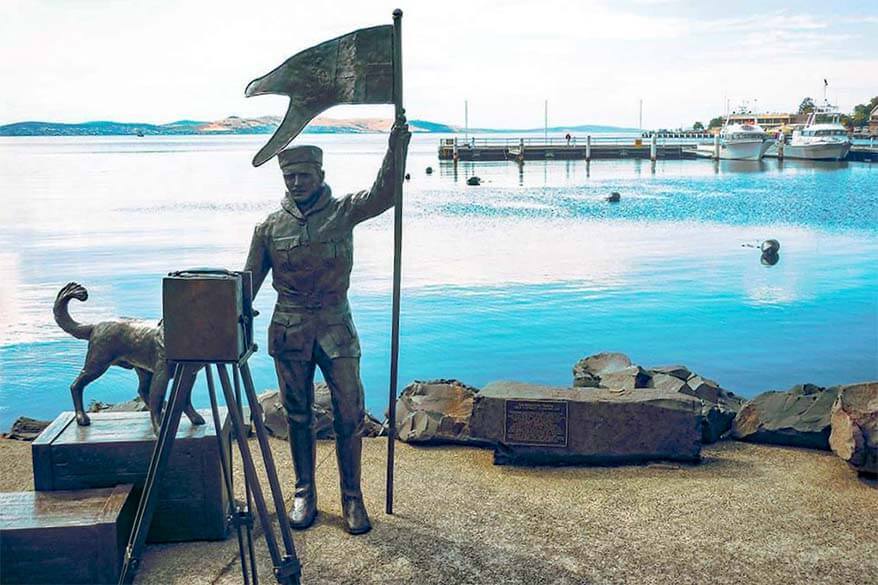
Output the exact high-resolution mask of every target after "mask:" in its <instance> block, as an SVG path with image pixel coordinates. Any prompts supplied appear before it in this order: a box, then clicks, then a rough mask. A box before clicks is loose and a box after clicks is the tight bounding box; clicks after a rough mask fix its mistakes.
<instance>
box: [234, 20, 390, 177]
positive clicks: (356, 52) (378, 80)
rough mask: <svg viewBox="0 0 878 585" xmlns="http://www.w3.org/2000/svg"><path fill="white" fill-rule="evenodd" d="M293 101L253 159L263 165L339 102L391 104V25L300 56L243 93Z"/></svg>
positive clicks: (351, 35)
mask: <svg viewBox="0 0 878 585" xmlns="http://www.w3.org/2000/svg"><path fill="white" fill-rule="evenodd" d="M265 94H279V95H286V96H288V97H289V98H290V105H289V106H288V107H287V113H286V115H285V116H284V119H283V121H282V122H281V123H280V126H279V127H278V129H277V130H275V132H274V134H273V135H272V137H271V139H270V140H269V141H268V143H267V144H266V145H265V146H263V147H262V148H261V149H260V150H259V152H258V153H256V156H255V157H254V158H253V166H257V167H258V166H259V165H261V164H262V163H264V162H265V161H267V160H268V159H270V158H271V157H273V156H274V155H276V154H277V153H278V152H280V151H281V150H283V148H284V147H285V146H286V145H287V144H289V143H290V142H291V141H292V140H293V138H295V137H296V136H297V135H298V134H299V132H301V131H302V129H303V128H304V127H305V125H306V124H308V122H310V121H311V120H312V119H313V118H314V117H315V116H317V115H318V114H319V113H320V112H323V111H324V110H327V109H328V108H331V107H332V106H335V105H338V104H389V103H393V102H394V95H393V26H392V25H382V26H373V27H370V28H363V29H360V30H356V31H354V32H352V33H349V34H346V35H344V36H341V37H338V38H335V39H332V40H331V41H326V42H324V43H320V44H319V45H316V46H314V47H311V48H310V49H305V50H304V51H302V52H300V53H296V54H295V55H293V56H292V57H290V58H289V59H287V60H286V61H284V62H283V64H281V65H280V67H278V68H276V69H275V70H274V71H272V72H271V73H268V74H266V75H263V76H262V77H260V78H258V79H254V80H253V81H251V82H250V83H249V84H248V85H247V89H246V91H245V92H244V95H246V96H247V97H252V96H254V95H265Z"/></svg>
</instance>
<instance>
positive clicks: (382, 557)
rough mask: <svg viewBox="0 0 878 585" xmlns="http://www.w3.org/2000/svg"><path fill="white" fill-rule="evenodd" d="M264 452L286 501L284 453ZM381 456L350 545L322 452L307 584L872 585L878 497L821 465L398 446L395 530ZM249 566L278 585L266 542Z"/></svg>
mask: <svg viewBox="0 0 878 585" xmlns="http://www.w3.org/2000/svg"><path fill="white" fill-rule="evenodd" d="M271 443H272V446H273V450H274V453H275V457H276V459H277V461H278V464H279V467H280V475H281V481H282V484H283V486H284V488H285V489H286V490H287V492H286V496H287V499H288V501H289V498H290V496H291V495H292V490H291V489H290V488H291V486H292V470H291V465H290V463H289V454H288V452H287V449H286V445H285V444H284V443H282V442H280V441H277V440H274V439H272V440H271ZM253 447H254V449H255V447H256V445H255V443H253ZM385 453H386V442H385V440H381V439H369V440H366V445H365V449H364V477H363V484H364V490H365V494H366V503H367V506H368V508H369V510H370V513H371V517H372V521H373V525H374V529H373V530H372V532H370V533H369V534H367V535H364V536H358V537H352V536H349V535H348V534H347V533H345V532H344V531H343V529H342V520H341V518H340V504H339V497H338V487H337V471H336V469H335V456H334V451H333V444H332V443H330V442H321V443H320V444H319V447H318V461H319V462H320V465H319V468H318V489H319V495H320V502H319V508H320V515H319V516H318V521H317V524H316V525H315V526H314V527H312V528H311V529H309V530H307V531H305V532H296V533H295V538H296V546H297V549H298V552H299V555H300V557H301V559H302V562H303V583H306V584H318V583H319V584H336V583H350V584H367V583H369V584H371V583H375V584H381V585H385V584H387V583H394V584H409V583H410V584H413V585H414V584H418V585H431V584H437V585H438V584H443V585H444V584H457V583H479V584H494V583H526V584H532V583H546V584H548V583H552V584H564V583H570V584H574V583H575V584H580V583H600V584H603V583H638V584H641V583H656V584H668V585H683V584H688V583H692V584H697V585H705V584H709V583H760V584H774V583H777V584H784V585H786V584H789V583H870V582H871V583H876V582H878V516H876V510H878V483H876V482H867V481H864V480H862V479H858V478H857V477H856V474H854V473H853V472H852V471H851V470H849V469H848V468H847V466H846V465H845V464H844V463H843V462H842V461H841V460H840V459H838V458H836V457H835V456H833V455H832V454H830V453H822V452H815V451H806V450H801V449H791V448H782V447H767V446H759V445H749V444H743V443H733V442H729V443H721V444H719V445H716V446H710V447H707V448H705V450H704V462H703V463H702V464H701V465H697V466H683V465H673V464H656V465H649V466H645V467H617V468H573V467H567V468H516V467H496V466H494V465H492V464H491V453H490V451H485V450H477V449H470V448H463V447H442V448H435V447H434V448H414V447H411V446H408V445H404V444H399V445H398V447H397V467H396V474H397V481H396V496H397V497H396V506H395V511H396V512H397V514H396V515H394V516H387V515H385V514H384V513H383V510H384V501H383V499H384V461H385V459H384V458H385ZM238 475H239V477H238V478H237V479H236V485H238V486H240V485H242V483H241V478H240V471H239V472H238ZM22 489H32V484H31V481H30V446H29V445H28V444H26V443H18V442H15V441H0V490H2V491H15V490H22ZM257 555H258V556H259V560H260V569H261V577H262V581H263V583H273V582H274V579H273V577H271V575H270V568H271V567H270V559H269V558H268V553H267V549H266V548H265V542H264V540H262V539H259V540H258V542H257ZM237 560H238V559H237V543H236V540H235V539H234V538H230V539H229V540H227V541H224V542H213V543H185V544H177V545H160V546H150V547H148V549H147V554H146V556H145V558H144V563H143V566H142V568H141V571H140V574H139V575H138V579H137V581H136V583H138V584H139V585H147V584H149V585H152V584H162V585H167V584H170V583H181V584H182V583H187V584H188V583H222V584H226V583H229V584H232V583H239V582H240V572H239V571H240V569H239V566H238V564H237Z"/></svg>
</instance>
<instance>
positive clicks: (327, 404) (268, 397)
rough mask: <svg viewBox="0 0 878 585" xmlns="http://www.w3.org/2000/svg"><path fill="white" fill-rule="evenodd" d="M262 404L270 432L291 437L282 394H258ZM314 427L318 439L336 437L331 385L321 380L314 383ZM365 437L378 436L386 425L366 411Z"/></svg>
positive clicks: (266, 424) (275, 391)
mask: <svg viewBox="0 0 878 585" xmlns="http://www.w3.org/2000/svg"><path fill="white" fill-rule="evenodd" d="M258 398H259V404H260V405H261V406H262V412H263V422H264V423H265V428H266V430H267V431H268V433H269V434H270V435H272V436H274V437H277V438H278V439H283V440H286V439H287V437H289V429H288V428H287V414H286V411H285V410H284V407H283V403H282V402H281V399H280V394H279V393H278V391H277V390H268V391H266V392H263V393H262V394H260V395H259V396H258ZM313 408H314V427H315V433H316V435H317V438H318V439H334V438H335V429H334V428H333V427H332V420H333V417H332V399H331V397H330V394H329V386H327V385H326V384H325V383H323V382H321V383H319V384H315V385H314V407H313ZM363 425H364V429H363V436H364V437H377V436H379V435H381V434H382V432H383V430H384V426H383V425H382V424H381V421H379V420H377V419H376V418H375V417H374V416H372V415H371V414H369V413H368V412H367V413H366V416H365V420H364V421H363Z"/></svg>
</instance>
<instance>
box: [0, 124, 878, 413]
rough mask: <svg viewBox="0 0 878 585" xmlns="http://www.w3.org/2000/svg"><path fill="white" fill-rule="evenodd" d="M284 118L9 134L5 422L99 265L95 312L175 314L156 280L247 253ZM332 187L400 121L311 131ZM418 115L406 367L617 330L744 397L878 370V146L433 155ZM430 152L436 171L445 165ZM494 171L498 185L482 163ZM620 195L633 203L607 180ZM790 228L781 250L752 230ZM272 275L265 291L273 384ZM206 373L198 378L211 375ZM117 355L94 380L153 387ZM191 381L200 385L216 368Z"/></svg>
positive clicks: (587, 339)
mask: <svg viewBox="0 0 878 585" xmlns="http://www.w3.org/2000/svg"><path fill="white" fill-rule="evenodd" d="M267 138H268V136H215V137H201V136H192V137H161V136H158V137H146V138H136V137H71V138H3V139H0V193H2V206H0V430H6V429H7V428H8V426H9V425H10V424H11V422H12V421H13V420H14V419H15V418H17V417H18V416H20V415H27V416H31V417H35V418H43V419H50V418H53V417H54V416H55V415H57V414H58V413H59V412H60V411H62V410H70V409H71V408H72V403H71V400H70V395H69V391H68V386H69V385H70V383H71V381H72V380H73V379H74V378H75V376H76V375H77V373H78V371H79V368H80V367H81V365H82V362H83V358H84V356H85V351H86V347H87V342H85V341H81V340H76V339H73V338H71V337H70V336H68V335H67V334H66V333H64V332H62V331H61V330H60V329H59V328H58V327H57V325H56V324H55V323H54V321H53V318H52V303H53V300H54V297H55V295H56V294H57V292H58V290H59V289H60V288H61V287H62V286H63V285H64V284H65V283H67V282H69V281H77V282H80V283H82V284H83V285H85V286H86V287H87V289H88V291H89V293H90V297H89V300H88V301H87V302H85V303H79V302H77V301H73V302H72V303H71V313H72V314H73V315H74V317H75V318H76V319H77V320H79V321H82V322H95V321H98V320H101V319H108V318H113V317H116V316H133V317H139V318H144V319H149V320H153V321H157V320H158V319H159V317H160V315H161V294H160V293H161V279H162V276H164V275H165V274H166V273H167V272H169V271H172V270H179V269H183V268H188V267H194V266H217V267H227V268H240V267H241V266H242V265H243V262H244V258H245V256H246V253H247V249H248V246H249V241H250V237H251V234H252V230H253V226H254V225H255V224H256V223H257V222H258V221H260V220H261V218H263V217H264V216H266V215H267V214H268V213H269V212H271V211H273V210H274V209H276V208H277V207H278V204H279V201H280V198H281V197H282V195H283V183H282V180H281V176H280V172H279V171H278V169H277V167H276V165H275V164H274V163H273V162H272V163H269V164H266V165H264V166H263V167H260V168H258V169H254V168H253V167H252V166H251V165H250V159H251V158H252V156H253V154H254V153H255V152H256V151H257V150H258V148H259V147H260V146H261V145H262V144H263V143H264V142H265V140H267ZM300 141H301V142H302V143H304V142H310V143H314V144H318V145H319V146H321V147H323V149H324V152H325V168H326V175H327V182H328V183H329V184H331V185H332V188H333V191H334V193H336V194H337V195H338V194H342V193H346V192H350V191H354V190H359V189H365V188H368V187H369V186H370V185H371V184H372V181H373V180H374V175H375V172H376V171H377V169H378V167H379V165H380V161H381V158H382V156H383V152H384V149H385V147H386V136H382V135H305V136H303V137H301V139H300ZM437 144H438V135H435V134H426V135H417V136H415V137H414V139H413V141H412V146H411V149H410V153H409V159H408V171H409V172H410V173H411V180H410V181H408V182H407V183H406V186H405V206H404V254H403V294H402V318H401V352H400V376H399V378H400V381H401V382H402V384H405V383H407V382H409V381H412V380H415V379H419V380H425V379H432V378H457V379H460V380H462V381H463V382H465V383H467V384H471V385H474V386H481V385H484V384H485V383H487V382H490V381H492V380H498V379H513V380H521V381H527V382H535V383H545V384H553V385H569V384H570V383H571V380H572V373H571V368H572V366H573V364H574V363H575V362H576V361H577V360H578V359H579V358H581V357H583V356H586V355H589V354H592V353H596V352H600V351H621V352H624V353H626V354H628V355H629V356H630V357H631V358H632V360H633V361H635V362H637V363H639V364H641V365H644V366H654V365H662V364H671V363H682V364H685V365H687V366H689V368H690V369H692V370H694V371H697V372H699V373H701V374H703V375H705V376H707V377H709V378H712V379H714V380H716V381H718V382H719V383H720V384H721V385H722V386H723V387H725V388H727V389H729V390H732V391H734V392H736V393H739V394H742V395H744V396H753V395H755V394H757V393H759V392H762V391H765V390H770V389H786V388H788V387H789V386H791V385H793V384H798V383H803V382H813V383H817V384H821V385H832V384H840V383H847V382H855V381H861V380H866V379H878V261H876V260H878V165H869V164H864V163H844V162H842V163H809V162H800V161H792V160H787V161H777V160H765V161H762V162H735V161H721V162H719V163H717V162H714V161H709V160H677V161H658V162H657V163H656V165H655V167H654V168H653V167H652V165H651V163H650V162H649V161H646V160H617V161H611V160H599V161H593V162H591V164H586V162H585V161H546V162H542V161H539V162H535V161H528V162H527V163H526V164H524V165H523V166H521V167H519V166H518V165H516V164H514V163H511V162H494V163H461V164H459V165H457V166H456V167H455V166H454V165H452V164H451V163H450V162H448V163H447V162H442V163H441V164H440V162H439V161H438V159H437V154H436V146H437ZM428 166H431V167H433V168H434V170H435V172H434V173H433V174H431V175H428V174H426V172H425V169H426V167H428ZM473 174H475V175H478V176H480V177H481V178H482V179H483V181H482V184H481V185H480V186H477V187H473V186H468V185H467V184H466V179H467V178H468V177H469V176H471V175H473ZM612 191H617V192H619V193H620V194H621V201H620V202H619V203H615V204H611V203H607V202H606V201H605V198H606V197H607V196H608V195H609V194H610V193H611V192H612ZM392 220H393V218H392V213H386V214H384V215H383V216H381V217H379V218H376V219H374V220H371V221H369V222H367V223H364V224H361V225H360V226H359V227H358V228H357V229H356V230H355V268H354V273H353V275H352V284H351V291H350V301H351V305H352V308H353V312H354V320H355V323H356V326H357V329H358V331H359V334H360V337H361V343H362V348H363V358H362V373H363V382H364V386H365V389H366V405H367V407H368V408H369V409H370V410H371V411H372V412H373V413H374V414H376V415H378V416H381V415H382V414H383V412H384V410H385V408H386V406H387V394H388V380H389V346H390V292H391V283H392V249H393V221H392ZM768 238H774V239H777V240H779V241H780V243H781V249H780V261H779V262H778V263H777V264H776V265H773V266H771V265H766V264H763V263H762V262H760V254H759V251H758V250H757V249H756V248H755V247H754V246H756V245H757V244H758V243H759V242H760V241H762V240H765V239H768ZM273 302H274V291H273V290H272V289H271V288H269V287H268V286H266V287H265V288H263V290H262V292H261V293H260V295H259V297H258V298H257V302H256V306H257V309H259V310H260V311H261V316H260V317H259V319H258V321H257V334H256V335H257V342H259V344H260V347H261V349H260V351H259V352H258V353H257V354H256V355H255V356H254V357H253V358H252V360H251V366H252V369H253V374H254V379H255V382H256V387H257V390H259V391H261V390H264V389H267V388H273V387H276V385H277V384H276V379H275V373H274V368H273V364H272V362H271V359H270V358H269V356H268V355H267V354H266V353H265V347H266V340H265V338H266V329H267V323H268V320H269V316H270V314H271V309H272V305H273ZM200 384H203V382H200ZM136 386H137V378H136V376H135V374H134V372H132V371H130V370H123V369H121V368H111V369H110V371H109V372H108V373H107V374H105V375H104V376H103V377H102V378H101V379H100V380H98V381H96V382H94V383H93V384H91V385H90V386H89V387H88V388H87V389H86V401H90V400H100V401H103V402H118V401H123V400H127V399H130V398H132V397H133V396H134V395H135V392H136ZM194 402H195V404H196V406H201V407H204V406H206V405H207V404H208V399H207V395H206V392H205V391H204V388H203V387H201V386H199V387H196V391H195V396H194Z"/></svg>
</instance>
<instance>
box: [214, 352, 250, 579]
mask: <svg viewBox="0 0 878 585" xmlns="http://www.w3.org/2000/svg"><path fill="white" fill-rule="evenodd" d="M217 367H218V368H219V367H221V368H223V371H225V366H224V365H223V366H217ZM232 381H233V382H234V383H235V404H237V405H238V411H239V412H240V413H241V417H243V416H244V406H243V403H242V402H241V376H240V375H239V373H238V368H237V367H233V368H232ZM250 418H251V419H252V418H253V415H252V413H251V415H250ZM244 422H245V423H246V422H247V421H244ZM244 493H245V494H246V496H247V511H248V512H251V513H252V511H253V492H252V491H251V490H250V484H248V483H247V476H246V475H244ZM247 548H248V549H250V565H251V569H252V570H253V574H254V575H256V574H257V573H256V555H254V554H253V533H252V531H247Z"/></svg>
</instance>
